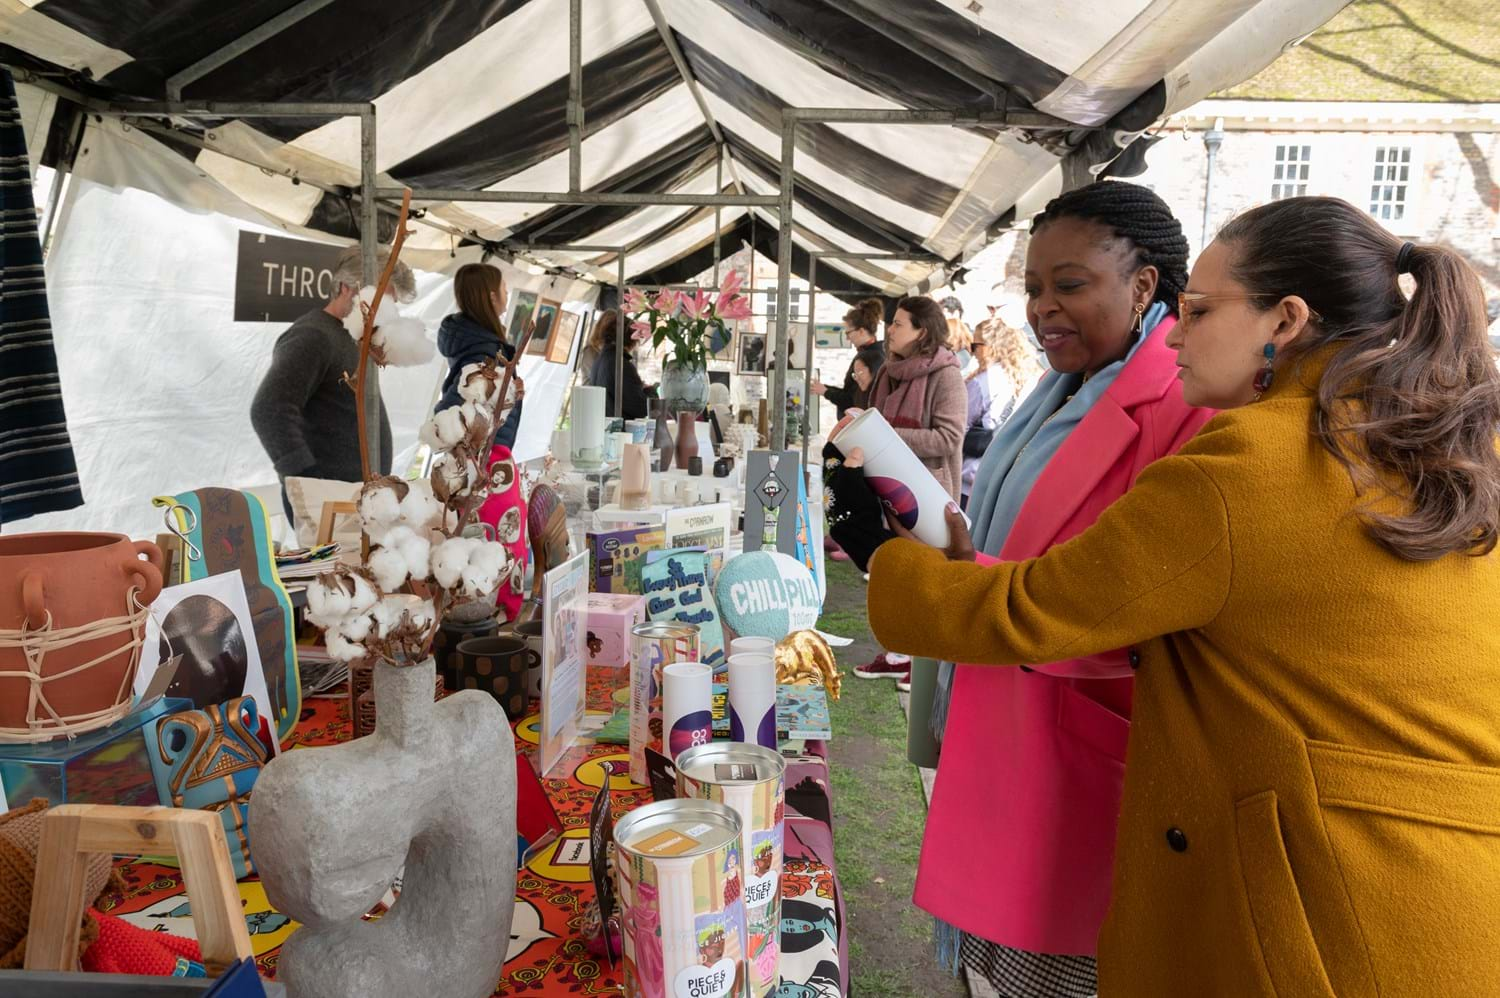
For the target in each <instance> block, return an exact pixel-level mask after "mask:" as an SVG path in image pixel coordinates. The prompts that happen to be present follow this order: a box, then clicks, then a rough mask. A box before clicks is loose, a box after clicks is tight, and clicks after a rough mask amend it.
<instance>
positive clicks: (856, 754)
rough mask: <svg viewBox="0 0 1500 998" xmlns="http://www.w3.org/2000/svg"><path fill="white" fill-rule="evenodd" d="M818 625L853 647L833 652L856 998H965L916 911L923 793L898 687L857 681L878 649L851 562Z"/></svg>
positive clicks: (836, 759) (842, 872)
mask: <svg viewBox="0 0 1500 998" xmlns="http://www.w3.org/2000/svg"><path fill="white" fill-rule="evenodd" d="M818 626H819V627H820V628H821V629H823V630H824V631H827V632H828V633H829V634H837V635H839V636H841V637H848V638H853V639H854V644H852V645H849V646H848V647H846V648H838V649H835V652H836V653H837V656H838V660H839V667H840V669H841V670H842V671H843V673H844V684H843V696H842V698H841V699H840V700H839V701H838V702H837V703H834V704H832V705H830V706H831V712H832V715H833V741H832V742H831V743H830V744H829V769H830V777H831V779H832V781H833V811H834V830H833V832H834V834H833V842H834V852H835V854H836V859H837V863H838V877H839V883H840V885H841V886H842V888H843V891H844V903H845V906H846V908H847V911H848V919H849V930H848V931H849V964H850V967H849V975H850V985H851V987H850V990H849V993H850V994H851V995H858V996H860V998H865V996H877V998H917V996H921V998H929V996H959V995H964V994H965V993H966V990H965V988H964V986H963V984H962V983H960V982H959V981H958V980H956V979H954V978H952V977H950V976H948V975H947V973H946V972H944V971H942V970H940V969H939V968H938V966H937V963H936V961H935V960H934V959H933V955H932V944H931V925H932V920H931V919H930V918H929V917H928V916H927V914H926V913H925V912H923V911H921V910H920V909H918V908H917V907H916V906H915V905H913V904H912V902H911V894H912V885H913V883H914V882H915V879H916V872H917V855H918V852H919V851H920V848H921V844H922V827H923V823H924V822H925V821H926V818H927V807H926V803H925V802H924V800H923V798H922V785H921V780H920V778H919V776H918V773H917V770H916V768H915V767H914V766H912V765H911V764H909V763H908V762H907V761H906V718H905V715H904V714H903V713H902V711H901V706H900V703H899V702H898V700H897V697H896V688H895V684H894V683H892V682H891V681H890V680H882V681H869V680H863V679H858V678H856V677H855V676H854V675H853V672H852V670H853V668H854V666H856V665H858V664H860V663H862V662H868V661H869V660H870V659H871V658H873V657H874V655H875V654H876V652H877V651H878V650H879V649H878V647H877V646H876V645H875V642H874V639H873V638H872V637H871V636H870V628H869V621H868V619H867V617H866V615H865V584H864V581H863V580H862V579H861V578H860V574H859V572H857V571H856V570H855V569H854V568H853V566H851V565H850V564H849V563H848V562H834V561H830V562H829V563H828V598H827V600H826V601H825V602H824V604H823V616H822V618H821V619H820V620H819V621H818Z"/></svg>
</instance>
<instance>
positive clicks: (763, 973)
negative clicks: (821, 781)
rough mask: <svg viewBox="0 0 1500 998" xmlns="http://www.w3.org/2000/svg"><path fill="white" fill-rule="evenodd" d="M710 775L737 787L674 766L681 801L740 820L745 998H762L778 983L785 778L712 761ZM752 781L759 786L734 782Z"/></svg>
mask: <svg viewBox="0 0 1500 998" xmlns="http://www.w3.org/2000/svg"><path fill="white" fill-rule="evenodd" d="M712 772H713V774H714V779H715V780H732V781H737V782H733V783H715V782H710V781H708V780H699V779H694V778H693V777H691V776H689V775H688V774H687V773H685V772H683V771H682V769H681V768H680V767H679V769H678V773H677V780H678V787H679V790H680V791H681V793H682V795H683V796H685V797H697V798H703V799H707V800H714V801H718V802H719V803H721V804H725V805H727V806H728V807H729V808H731V809H732V810H734V811H735V812H736V813H738V814H739V816H740V821H741V825H742V828H741V839H740V843H741V845H740V848H741V850H742V851H743V852H744V854H745V867H744V869H745V880H744V903H745V920H746V939H747V946H748V949H747V961H748V963H749V967H750V972H749V977H750V993H751V994H752V995H755V996H765V995H769V994H771V993H772V992H773V991H774V990H775V989H776V986H777V984H778V983H779V980H780V973H779V972H780V964H781V868H782V850H783V845H784V843H783V834H784V826H785V820H784V818H785V777H784V775H783V774H781V773H778V774H776V775H775V776H772V775H771V773H769V772H761V770H760V767H758V766H757V765H756V764H755V763H753V762H745V763H740V762H716V763H714V764H713V770H712ZM757 777H759V782H754V783H750V782H738V781H746V780H755V779H757Z"/></svg>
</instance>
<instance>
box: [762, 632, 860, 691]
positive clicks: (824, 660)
mask: <svg viewBox="0 0 1500 998" xmlns="http://www.w3.org/2000/svg"><path fill="white" fill-rule="evenodd" d="M776 681H777V682H778V683H804V684H806V683H811V682H814V681H817V682H821V683H822V684H823V688H824V689H825V690H827V691H828V696H829V698H830V699H833V700H837V699H838V698H839V688H840V686H841V684H842V682H843V678H842V677H841V676H840V675H839V667H838V664H837V663H836V662H834V660H833V649H832V648H830V647H828V642H827V641H824V640H823V636H822V635H821V634H819V633H818V632H817V631H793V632H792V633H791V634H788V635H787V636H786V637H784V638H782V639H781V640H780V641H779V642H777V643H776Z"/></svg>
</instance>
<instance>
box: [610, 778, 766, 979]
mask: <svg viewBox="0 0 1500 998" xmlns="http://www.w3.org/2000/svg"><path fill="white" fill-rule="evenodd" d="M614 839H615V849H616V851H617V854H616V863H615V878H616V884H617V886H618V892H617V893H618V894H619V899H620V928H621V934H622V935H623V936H624V941H625V993H626V994H627V995H630V996H631V998H739V996H740V995H742V994H743V993H744V986H745V976H746V965H745V898H744V891H743V884H744V882H745V878H744V865H743V863H742V862H741V859H740V848H741V846H740V819H739V816H738V815H736V814H735V813H734V812H733V811H731V810H730V809H729V808H727V807H725V806H724V805H722V804H718V803H716V802H714V801H710V800H664V801H657V802H656V803H654V804H646V805H644V806H642V807H638V808H636V809H635V810H634V811H631V812H630V813H629V814H627V815H626V816H625V817H623V818H621V819H620V820H619V821H618V822H617V823H616V824H615V829H614Z"/></svg>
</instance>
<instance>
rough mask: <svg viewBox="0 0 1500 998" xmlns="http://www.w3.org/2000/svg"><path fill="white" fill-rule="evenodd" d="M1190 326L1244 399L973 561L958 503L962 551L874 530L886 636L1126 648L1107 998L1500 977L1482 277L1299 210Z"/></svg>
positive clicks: (1007, 645)
mask: <svg viewBox="0 0 1500 998" xmlns="http://www.w3.org/2000/svg"><path fill="white" fill-rule="evenodd" d="M1402 274H1410V275H1411V278H1412V279H1413V280H1414V282H1415V291H1414V293H1413V294H1412V295H1411V297H1410V298H1409V299H1408V298H1407V297H1406V295H1405V294H1404V293H1403V291H1402V290H1401V287H1400V275H1402ZM1180 314H1181V321H1180V323H1179V324H1178V326H1177V327H1176V328H1175V329H1174V330H1173V331H1172V334H1171V336H1170V337H1169V338H1168V341H1167V342H1168V345H1169V346H1171V347H1173V348H1174V349H1176V350H1177V351H1178V361H1177V362H1178V364H1179V366H1180V367H1181V368H1182V371H1181V377H1182V379H1183V397H1184V399H1185V400H1186V401H1187V402H1188V404H1190V405H1198V406H1206V407H1211V408H1218V409H1223V410H1227V411H1225V412H1224V413H1223V414H1221V415H1220V416H1218V417H1216V418H1215V419H1214V420H1212V421H1211V422H1210V423H1209V424H1208V425H1207V426H1206V427H1205V428H1204V429H1203V430H1202V431H1200V432H1199V434H1198V435H1197V436H1196V437H1195V438H1194V439H1193V440H1192V441H1190V442H1189V443H1188V444H1187V445H1186V446H1185V447H1183V448H1182V450H1181V451H1179V452H1178V453H1177V454H1176V455H1175V456H1172V457H1167V458H1163V459H1162V460H1160V461H1158V462H1156V463H1155V464H1153V465H1151V466H1150V467H1148V468H1147V469H1146V470H1145V471H1144V472H1143V473H1142V474H1141V476H1140V477H1139V479H1138V480H1137V482H1136V485H1135V487H1134V488H1133V489H1131V490H1130V491H1129V492H1127V493H1126V494H1125V496H1124V497H1122V498H1121V499H1120V500H1119V501H1118V502H1116V503H1115V504H1114V505H1112V506H1111V507H1110V508H1109V509H1107V510H1106V511H1105V512H1104V513H1103V515H1102V516H1100V518H1099V520H1098V522H1097V523H1096V524H1095V525H1094V526H1093V527H1092V528H1090V529H1089V530H1087V531H1085V532H1084V533H1083V534H1081V535H1079V536H1078V537H1076V538H1074V539H1073V540H1071V541H1069V542H1068V543H1066V544H1062V545H1059V546H1057V547H1054V548H1052V549H1051V550H1050V551H1049V552H1048V553H1047V554H1045V555H1043V556H1042V557H1039V558H1035V559H1032V560H1030V561H1023V562H1013V563H1001V564H999V565H995V566H992V567H988V568H983V567H980V566H978V565H975V564H973V563H971V562H970V561H969V560H967V559H968V558H970V557H971V556H972V548H971V546H970V545H969V541H968V536H967V534H966V533H965V532H964V529H963V521H962V520H961V519H960V518H959V517H958V515H957V511H956V509H951V510H950V515H949V522H950V525H951V526H952V528H953V533H954V540H953V542H952V543H951V544H950V545H949V548H948V550H947V551H946V552H944V551H938V550H935V549H932V548H929V547H925V546H923V545H921V544H919V543H917V542H916V541H914V540H910V539H899V540H894V541H890V542H888V543H887V544H885V545H883V546H882V547H881V548H880V550H879V551H878V552H877V553H876V555H875V557H874V559H873V560H872V561H871V563H870V590H869V609H870V620H871V624H872V627H873V629H874V632H875V636H876V637H877V638H878V639H879V640H880V641H881V643H882V644H884V645H885V646H886V647H888V648H892V649H894V650H897V651H901V652H907V653H910V654H916V655H926V656H932V657H935V658H944V659H952V660H957V661H961V662H976V663H994V664H1011V663H1020V662H1051V661H1056V660H1059V659H1066V658H1073V657H1078V656H1080V655H1090V654H1095V653H1098V652H1103V651H1107V650H1109V649H1112V648H1119V647H1122V646H1128V647H1131V648H1133V652H1132V655H1131V661H1132V664H1136V665H1138V671H1137V675H1136V693H1135V705H1134V724H1133V725H1132V733H1131V737H1130V745H1129V751H1128V757H1127V758H1128V762H1127V765H1126V770H1125V772H1126V777H1125V792H1124V799H1123V803H1122V813H1121V817H1120V825H1119V833H1118V839H1117V844H1116V851H1115V856H1116V865H1115V877H1114V891H1113V900H1112V902H1111V906H1110V912H1109V916H1108V918H1107V919H1106V921H1105V924H1104V928H1103V929H1102V930H1101V934H1100V943H1099V982H1100V995H1101V998H1171V996H1184V998H1220V996H1234V998H1238V996H1256V998H1261V996H1264V998H1273V996H1274V998H1304V996H1305V998H1334V996H1338V998H1377V996H1378V998H1438V996H1442V998H1464V996H1476V998H1477V996H1481V995H1483V996H1492V995H1496V994H1500V556H1497V555H1495V554H1494V553H1493V551H1494V548H1495V545H1496V540H1497V535H1500V455H1497V449H1496V445H1497V440H1496V427H1497V426H1500V372H1497V369H1496V357H1495V354H1494V351H1493V350H1492V348H1491V347H1490V345H1489V343H1488V340H1487V338H1486V335H1485V311H1484V300H1483V294H1482V291H1481V288H1480V284H1479V281H1478V278H1477V277H1476V275H1475V274H1474V273H1473V271H1472V270H1471V269H1470V268H1469V267H1468V265H1467V264H1466V263H1464V261H1463V260H1462V259H1461V258H1460V257H1458V256H1457V255H1456V254H1454V253H1452V252H1451V251H1449V250H1447V249H1443V248H1440V247H1436V246H1414V245H1412V244H1410V243H1402V242H1401V241H1400V240H1398V239H1396V238H1395V237H1393V236H1391V235H1390V234H1389V233H1387V232H1386V230H1384V229H1383V228H1381V227H1380V226H1379V225H1378V224H1377V223H1375V222H1374V221H1373V220H1371V219H1370V218H1369V217H1368V216H1367V215H1365V214H1364V213H1363V212H1361V211H1360V210H1359V209H1357V208H1355V207H1353V206H1352V205H1349V204H1347V203H1345V202H1342V201H1338V200H1334V199H1331V198H1293V199H1289V200H1286V201H1279V202H1276V203H1274V204H1270V205H1266V206H1264V207H1262V208H1258V209H1256V210H1254V211H1251V212H1248V213H1246V214H1245V215H1243V216H1241V217H1240V218H1238V219H1236V220H1235V221H1233V222H1231V223H1230V224H1229V225H1228V226H1227V227H1226V228H1225V229H1224V230H1223V231H1222V232H1221V233H1220V236H1219V239H1218V240H1217V241H1216V242H1215V243H1214V244H1213V245H1212V246H1210V247H1209V248H1208V249H1207V250H1206V251H1205V252H1204V253H1203V255H1202V257H1201V258H1200V259H1199V261H1198V263H1197V265H1196V266H1195V267H1194V269H1193V273H1192V277H1191V279H1190V281H1189V283H1188V292H1187V293H1186V294H1184V295H1183V299H1182V303H1181V308H1180ZM894 529H896V530H897V532H898V533H899V532H901V531H900V528H899V525H898V526H896V527H894ZM1002 789H1003V788H997V792H1001V791H1002Z"/></svg>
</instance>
